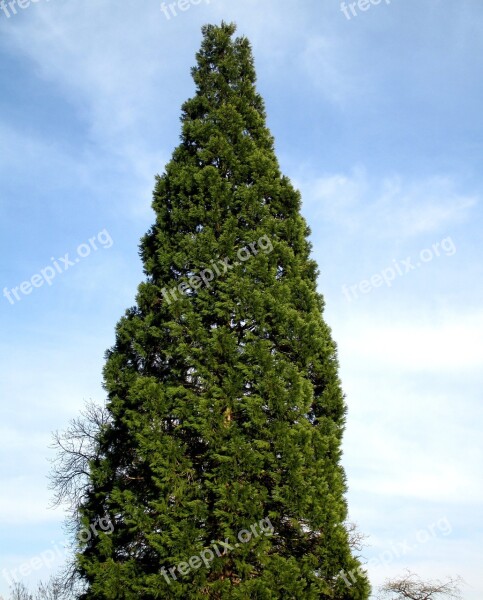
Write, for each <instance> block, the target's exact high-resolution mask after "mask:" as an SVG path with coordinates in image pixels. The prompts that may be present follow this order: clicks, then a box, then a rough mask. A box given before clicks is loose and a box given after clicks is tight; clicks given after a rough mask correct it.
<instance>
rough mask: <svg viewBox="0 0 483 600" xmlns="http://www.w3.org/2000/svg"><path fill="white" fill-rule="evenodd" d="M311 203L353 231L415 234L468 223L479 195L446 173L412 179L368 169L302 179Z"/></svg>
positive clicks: (307, 197)
mask: <svg viewBox="0 0 483 600" xmlns="http://www.w3.org/2000/svg"><path fill="white" fill-rule="evenodd" d="M301 186H302V188H303V191H304V192H305V194H304V199H305V203H306V204H308V205H309V206H310V209H313V210H315V211H316V212H317V213H318V214H319V215H321V216H322V215H323V218H324V219H325V220H331V221H332V222H334V223H335V224H337V225H339V226H340V227H341V228H343V229H346V230H347V231H348V232H349V233H357V232H360V231H364V232H366V233H367V234H370V235H373V236H375V237H376V238H381V237H395V236H397V237H411V236H416V235H420V234H425V233H434V232H439V231H442V230H443V229H444V228H445V227H446V226H448V225H449V224H451V225H456V224H459V223H463V222H464V221H465V220H467V219H468V218H469V216H470V214H471V209H472V208H473V207H475V206H476V204H477V203H478V200H479V198H478V196H477V195H476V194H474V193H468V192H464V191H460V190H458V185H457V183H456V182H455V181H453V180H452V179H451V178H449V177H446V176H439V175H436V176H431V177H428V178H426V179H422V180H408V179H407V178H403V177H402V176H398V175H394V176H386V177H383V178H380V179H378V178H375V177H372V178H371V177H369V176H368V174H367V172H366V171H365V169H363V168H356V169H354V170H353V171H352V173H351V174H334V175H328V176H324V177H319V178H315V179H313V180H312V181H311V182H305V183H301Z"/></svg>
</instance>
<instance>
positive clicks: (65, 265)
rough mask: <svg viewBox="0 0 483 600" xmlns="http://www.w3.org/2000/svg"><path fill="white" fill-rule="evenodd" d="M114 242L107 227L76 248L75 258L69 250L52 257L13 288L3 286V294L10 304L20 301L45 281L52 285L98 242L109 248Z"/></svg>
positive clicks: (93, 249)
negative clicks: (28, 277) (41, 267)
mask: <svg viewBox="0 0 483 600" xmlns="http://www.w3.org/2000/svg"><path fill="white" fill-rule="evenodd" d="M113 243H114V242H113V240H112V237H111V236H110V235H109V232H108V231H107V229H103V230H102V231H99V233H98V234H97V235H96V236H93V237H91V238H89V243H88V244H79V246H77V249H76V254H77V256H75V257H74V258H72V259H71V258H70V254H69V252H67V253H66V254H64V256H61V257H59V258H54V257H52V258H51V259H50V260H51V264H50V265H47V266H46V267H44V268H43V269H40V272H39V273H35V274H34V275H32V277H30V279H28V280H26V281H23V282H22V283H21V284H19V285H17V286H15V287H13V288H11V289H9V288H8V287H5V288H3V295H4V297H5V298H6V299H7V300H8V301H9V302H10V304H15V302H16V301H17V302H20V300H22V296H29V295H30V294H31V293H32V292H33V291H34V289H35V288H40V287H42V286H43V285H44V284H45V283H46V284H47V285H49V286H50V285H52V282H53V281H54V279H55V278H56V277H57V276H58V275H62V274H63V273H65V272H66V271H67V270H69V269H71V268H72V267H75V265H76V264H78V263H79V262H80V261H81V259H83V258H87V257H88V256H89V255H90V254H91V252H92V251H94V252H96V251H97V250H98V249H99V248H98V245H97V244H99V246H100V247H101V248H104V249H108V248H110V247H111V246H112V245H113ZM21 294H22V296H21Z"/></svg>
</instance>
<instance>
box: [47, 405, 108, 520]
mask: <svg viewBox="0 0 483 600" xmlns="http://www.w3.org/2000/svg"><path fill="white" fill-rule="evenodd" d="M109 419H110V415H109V413H108V411H107V409H106V408H105V407H104V406H99V405H98V404H95V403H94V402H88V403H87V404H86V407H85V409H84V410H83V411H81V413H80V416H79V417H77V418H75V419H72V421H71V422H70V424H69V427H68V428H67V429H66V430H65V431H63V432H60V433H59V432H58V431H56V432H54V434H53V444H52V448H54V449H55V450H56V451H57V454H56V456H55V458H54V459H53V460H52V465H53V466H52V470H51V474H50V488H51V489H52V490H53V491H54V498H53V502H52V504H53V506H59V505H60V504H63V503H65V504H67V506H68V507H69V509H70V510H71V512H72V513H73V514H76V513H77V510H78V508H79V506H80V504H81V502H82V499H83V498H84V496H85V493H86V491H87V489H88V483H89V463H90V462H91V461H93V460H96V459H97V458H99V443H98V442H99V436H100V434H101V433H102V432H103V431H104V429H105V427H106V426H107V425H108V423H109Z"/></svg>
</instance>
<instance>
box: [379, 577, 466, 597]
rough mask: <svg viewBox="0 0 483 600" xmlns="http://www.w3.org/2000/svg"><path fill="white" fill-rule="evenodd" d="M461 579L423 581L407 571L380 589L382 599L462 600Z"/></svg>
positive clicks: (389, 580)
mask: <svg viewBox="0 0 483 600" xmlns="http://www.w3.org/2000/svg"><path fill="white" fill-rule="evenodd" d="M462 583H463V581H462V579H461V577H448V578H447V579H446V580H445V581H439V580H435V581H423V580H422V579H421V578H420V577H418V576H417V575H415V574H414V573H411V571H406V573H405V574H404V575H402V576H400V577H396V578H394V579H388V580H386V582H385V583H384V585H383V586H382V587H381V588H380V595H379V597H380V598H389V599H391V600H433V599H435V598H436V599H438V598H451V599H453V600H461V598H462V596H461V590H460V585H461V584H462Z"/></svg>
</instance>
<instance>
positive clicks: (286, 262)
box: [77, 23, 369, 600]
mask: <svg viewBox="0 0 483 600" xmlns="http://www.w3.org/2000/svg"><path fill="white" fill-rule="evenodd" d="M234 32H235V26H234V25H227V24H224V23H223V24H222V25H221V26H219V27H215V26H211V25H210V26H205V27H204V28H203V36H204V38H203V43H202V47H201V50H200V52H199V53H198V54H197V66H196V67H195V68H194V69H193V78H194V81H195V83H196V86H197V89H196V94H195V96H194V97H193V98H191V99H190V100H188V101H187V102H186V103H185V104H184V105H183V107H182V110H183V112H182V135H181V143H180V145H179V146H178V147H177V148H176V149H175V151H174V153H173V157H172V160H171V161H170V162H169V164H168V165H167V166H166V170H165V173H164V174H163V175H162V176H161V177H158V178H157V181H156V187H155V190H154V200H153V208H154V211H155V213H156V222H155V224H154V226H153V227H152V228H151V230H150V231H149V232H148V234H147V235H146V236H145V237H144V238H143V240H142V243H141V247H140V254H141V257H142V260H143V263H144V269H145V274H146V281H145V282H143V283H142V284H141V285H140V286H139V291H138V295H137V298H136V306H135V307H133V308H131V309H130V310H128V311H127V312H126V315H125V316H124V317H123V318H122V319H121V320H120V322H119V323H118V325H117V330H116V343H115V346H114V347H113V348H112V349H111V350H110V351H108V352H107V357H106V358H107V361H106V366H105V388H106V390H107V393H108V400H109V401H108V411H109V413H110V424H109V426H108V427H106V428H105V429H104V430H103V432H102V435H101V436H100V442H99V452H98V453H97V458H96V459H95V460H92V461H91V464H90V481H89V486H88V490H87V492H86V494H85V498H84V500H83V502H82V508H81V513H82V524H81V525H80V526H84V527H88V526H89V523H92V522H93V521H95V519H97V518H99V517H104V516H108V517H109V519H110V520H111V521H112V523H113V525H114V531H113V532H112V533H110V532H99V534H98V535H95V536H92V538H91V539H90V540H89V541H88V542H87V543H85V544H81V545H80V547H79V549H78V550H79V551H78V555H77V567H78V570H79V573H80V575H81V577H82V578H83V579H84V581H85V583H86V592H85V594H84V595H83V598H84V599H86V600H90V599H94V598H103V599H112V600H114V599H116V600H119V599H136V600H138V599H139V598H144V599H148V600H150V599H155V598H180V599H196V598H200V599H201V598H220V599H221V598H222V599H228V598H230V599H234V600H235V599H240V600H241V599H247V598H258V599H260V600H262V599H267V600H268V599H278V598H303V599H307V600H309V599H312V598H313V599H315V598H337V599H342V598H344V599H349V598H354V599H361V600H362V599H365V598H367V597H368V594H369V585H368V583H367V581H366V578H365V576H364V575H360V576H359V579H358V582H357V584H356V585H354V586H352V587H351V588H348V587H347V586H346V585H345V584H344V583H343V582H342V580H340V579H338V578H337V576H338V573H339V571H340V570H342V569H344V570H346V571H351V570H354V569H357V567H358V562H357V561H356V560H355V559H354V558H353V557H352V556H351V553H350V548H349V542H348V536H347V532H346V530H345V528H344V525H343V523H344V521H345V519H346V512H347V510H346V503H345V500H344V493H345V491H346V484H345V477H344V473H343V470H342V468H341V466H340V457H341V449H340V444H341V436H342V432H343V427H344V418H345V410H346V409H345V404H344V399H343V394H342V392H341V387H340V382H339V378H338V374H337V370H338V365H337V358H336V348H335V345H334V343H333V341H332V339H331V334H330V330H329V328H328V327H327V325H326V324H325V322H324V321H323V319H322V310H323V300H322V297H321V296H320V295H318V294H317V292H316V276H317V268H316V265H315V263H314V261H313V260H311V259H310V244H309V243H308V241H307V238H308V234H309V230H308V228H307V225H306V223H305V222H304V219H303V218H302V216H301V214H300V195H299V193H298V192H297V191H296V190H294V188H293V187H292V185H291V183H290V181H289V179H288V178H287V177H284V176H283V175H282V174H281V173H280V169H279V165H278V162H277V159H276V156H275V152H274V146H273V139H272V136H271V135H270V132H269V131H268V129H267V127H266V125H265V110H264V104H263V100H262V98H261V97H260V95H259V94H258V93H257V92H256V89H255V69H254V65H253V58H252V54H251V49H250V45H249V43H248V41H247V40H246V39H245V38H234V37H233V35H234ZM250 245H251V246H250ZM241 248H250V256H249V258H246V257H245V260H242V259H241V258H240V254H239V251H240V249H241ZM225 259H228V261H229V265H230V268H227V270H226V272H222V271H221V269H220V274H219V275H218V274H215V276H214V277H213V280H212V281H210V282H209V283H208V285H204V284H202V285H199V286H198V287H197V289H195V288H194V287H189V288H185V292H186V293H184V294H178V295H177V298H176V300H174V299H173V298H172V297H171V298H170V299H169V300H168V299H167V296H166V292H167V291H169V290H171V289H172V288H173V287H175V286H176V287H177V286H179V284H181V283H183V282H188V281H189V280H190V278H192V277H193V276H197V275H199V274H200V272H201V271H203V270H204V269H212V270H213V269H214V267H213V266H210V265H211V263H212V261H220V262H223V261H224V260H225ZM163 290H164V291H163ZM264 518H269V519H270V521H271V523H272V524H273V527H274V533H273V535H271V536H268V535H263V536H262V535H261V536H258V537H255V536H254V537H253V538H252V539H251V540H250V542H248V543H246V544H240V545H239V547H236V548H234V549H233V550H232V551H230V552H227V553H226V554H225V555H222V556H221V557H218V556H217V557H215V559H214V560H213V561H212V562H211V564H210V565H209V566H208V567H207V566H205V565H203V566H202V567H200V568H198V569H192V570H191V571H190V573H189V574H188V575H186V576H182V575H181V574H180V573H179V572H178V571H176V574H177V579H176V580H174V579H171V580H169V581H168V580H167V578H166V577H165V576H164V575H163V574H162V573H161V569H162V568H163V567H165V568H166V569H169V568H171V567H176V566H177V565H178V563H180V562H186V561H188V560H189V559H190V557H192V556H196V555H199V554H200V552H202V551H203V549H206V548H208V547H210V545H212V541H213V540H215V541H216V540H219V541H223V540H226V539H227V540H230V541H231V542H234V541H236V540H237V534H238V532H239V531H240V530H242V529H247V530H249V529H250V526H252V525H253V524H255V523H258V522H259V521H260V520H261V519H264Z"/></svg>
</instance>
